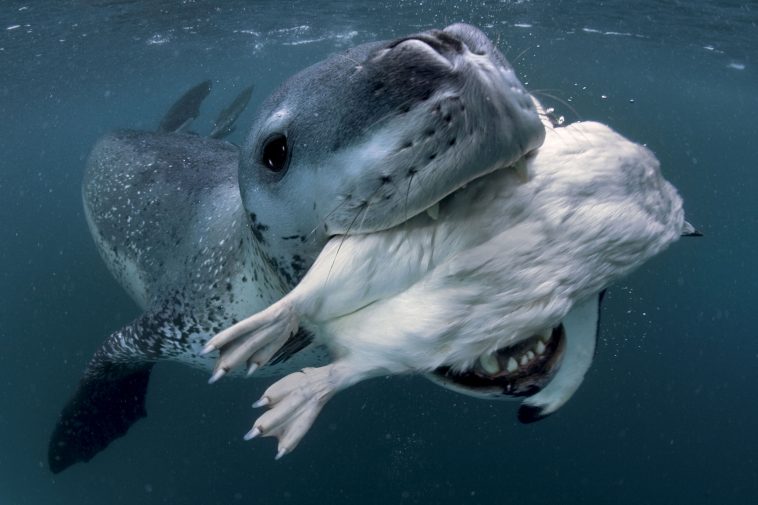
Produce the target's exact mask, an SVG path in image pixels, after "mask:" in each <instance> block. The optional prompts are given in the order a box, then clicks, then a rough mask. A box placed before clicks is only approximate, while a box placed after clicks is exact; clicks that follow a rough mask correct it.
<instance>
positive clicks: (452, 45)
mask: <svg viewBox="0 0 758 505" xmlns="http://www.w3.org/2000/svg"><path fill="white" fill-rule="evenodd" d="M434 35H436V36H437V39H438V40H439V41H440V42H442V44H443V45H444V47H446V48H447V49H450V50H452V51H454V52H456V53H457V54H461V53H462V52H463V47H464V44H463V42H461V41H460V40H459V39H457V38H455V37H453V36H452V35H450V34H449V33H446V32H443V31H436V32H435V33H434ZM476 54H479V53H476Z"/></svg>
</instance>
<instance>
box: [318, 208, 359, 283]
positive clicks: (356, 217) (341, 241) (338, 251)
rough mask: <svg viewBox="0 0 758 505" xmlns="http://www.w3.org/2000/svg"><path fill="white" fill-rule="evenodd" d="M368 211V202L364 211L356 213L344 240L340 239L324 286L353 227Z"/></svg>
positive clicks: (343, 236)
mask: <svg viewBox="0 0 758 505" xmlns="http://www.w3.org/2000/svg"><path fill="white" fill-rule="evenodd" d="M366 209H368V202H366V206H365V207H364V208H363V209H361V210H360V211H358V212H356V214H355V217H354V218H353V220H352V221H351V222H350V225H349V226H348V227H347V230H346V231H345V233H344V235H342V238H341V239H340V245H338V246H337V251H335V253H334V258H333V259H332V264H331V265H329V271H328V272H327V273H326V279H324V285H326V283H327V282H329V276H330V275H331V273H332V269H333V268H334V263H335V262H336V261H337V256H339V253H340V249H342V245H343V244H344V243H345V240H346V239H347V237H348V236H349V235H350V230H352V229H353V225H354V224H355V222H356V221H357V220H358V216H360V215H361V213H362V212H363V211H364V210H366Z"/></svg>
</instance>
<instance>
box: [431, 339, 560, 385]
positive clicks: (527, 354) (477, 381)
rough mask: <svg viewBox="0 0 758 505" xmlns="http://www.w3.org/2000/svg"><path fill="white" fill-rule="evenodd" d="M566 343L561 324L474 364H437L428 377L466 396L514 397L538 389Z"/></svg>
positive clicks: (554, 367) (550, 376) (551, 373)
mask: <svg viewBox="0 0 758 505" xmlns="http://www.w3.org/2000/svg"><path fill="white" fill-rule="evenodd" d="M565 343H566V334H565V331H564V328H563V325H559V326H557V327H555V328H553V330H552V331H548V332H545V334H543V335H533V336H531V337H529V338H527V339H525V340H522V341H520V342H518V343H516V344H513V345H511V346H508V347H503V348H501V349H498V350H497V351H495V352H492V353H490V354H487V355H484V356H481V357H480V358H479V359H478V360H477V361H476V363H475V364H474V366H472V367H471V368H469V369H467V370H462V371H456V370H453V369H452V368H450V367H440V368H437V369H436V370H434V372H432V375H431V376H430V378H431V379H432V380H434V381H435V382H440V383H442V384H443V385H444V386H446V387H447V388H449V389H453V390H455V391H458V392H460V393H464V394H467V395H469V396H475V397H479V398H486V399H504V400H505V399H516V398H523V397H527V396H532V395H534V394H536V393H538V392H539V391H541V390H542V389H543V388H544V387H545V386H546V385H547V384H548V383H549V382H550V381H551V380H552V379H553V377H554V376H555V374H556V372H557V371H558V368H559V367H560V364H561V361H562V358H563V354H564V350H565Z"/></svg>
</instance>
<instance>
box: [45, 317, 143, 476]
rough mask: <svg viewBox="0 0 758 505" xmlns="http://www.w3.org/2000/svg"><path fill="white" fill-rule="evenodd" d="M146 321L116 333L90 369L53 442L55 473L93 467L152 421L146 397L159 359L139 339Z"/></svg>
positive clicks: (61, 418)
mask: <svg viewBox="0 0 758 505" xmlns="http://www.w3.org/2000/svg"><path fill="white" fill-rule="evenodd" d="M140 321H141V320H137V322H135V323H133V324H131V325H128V326H125V327H124V328H122V329H121V330H119V331H117V332H115V333H113V334H112V335H111V336H110V337H109V338H108V339H107V340H106V341H105V343H104V344H103V345H102V347H101V348H100V349H99V350H98V351H97V352H96V353H95V355H94V356H93V357H92V359H91V360H90V362H89V364H88V365H87V368H86V370H85V373H84V377H83V378H82V379H81V382H80V383H79V387H78V388H77V390H76V392H75V393H74V396H73V397H72V398H71V399H70V400H69V401H68V403H67V404H66V406H65V407H64V408H63V411H62V412H61V414H60V416H59V418H58V422H57V424H56V425H55V428H54V430H53V434H52V437H51V438H50V444H49V446H48V464H49V465H50V470H51V471H52V472H53V473H59V472H62V471H63V470H65V469H66V468H68V467H69V466H71V465H73V464H75V463H78V462H86V461H89V460H90V459H92V458H93V457H94V456H95V455H96V454H97V453H99V452H100V451H102V450H103V449H105V448H106V447H107V446H108V445H109V444H110V443H111V442H112V441H113V440H115V439H117V438H119V437H121V436H123V435H124V434H126V432H127V431H128V430H129V427H130V426H131V425H132V424H134V423H135V422H137V421H138V420H139V419H141V418H143V417H145V416H146V415H147V413H146V412H145V395H146V393H147V385H148V382H149V380H150V372H151V371H152V368H153V364H154V362H155V358H153V359H150V358H149V356H148V355H147V354H146V353H145V352H144V349H142V348H141V347H142V346H144V344H142V345H140V341H139V340H138V339H137V338H136V337H137V336H138V335H139V330H140V328H141V325H140V324H139V323H140ZM135 344H136V345H135Z"/></svg>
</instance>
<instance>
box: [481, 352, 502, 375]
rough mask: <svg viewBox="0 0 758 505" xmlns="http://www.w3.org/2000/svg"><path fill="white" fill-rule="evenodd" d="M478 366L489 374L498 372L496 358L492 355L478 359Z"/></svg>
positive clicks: (498, 364) (498, 365)
mask: <svg viewBox="0 0 758 505" xmlns="http://www.w3.org/2000/svg"><path fill="white" fill-rule="evenodd" d="M479 364H480V365H481V366H482V368H483V369H484V371H485V372H487V373H489V374H492V375H494V374H496V373H498V372H499V371H500V363H498V361H497V358H496V357H495V356H493V355H492V354H485V355H484V356H482V357H481V358H479Z"/></svg>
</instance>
